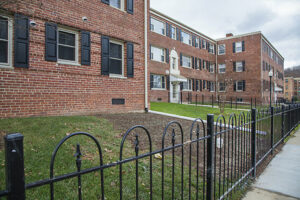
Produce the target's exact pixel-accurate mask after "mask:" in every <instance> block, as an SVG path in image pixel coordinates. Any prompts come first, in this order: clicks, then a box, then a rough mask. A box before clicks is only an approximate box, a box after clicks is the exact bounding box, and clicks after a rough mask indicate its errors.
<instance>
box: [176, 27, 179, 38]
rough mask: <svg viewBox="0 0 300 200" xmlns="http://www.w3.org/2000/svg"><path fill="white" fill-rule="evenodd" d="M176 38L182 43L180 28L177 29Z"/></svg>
mask: <svg viewBox="0 0 300 200" xmlns="http://www.w3.org/2000/svg"><path fill="white" fill-rule="evenodd" d="M176 36H177V40H178V41H180V30H179V28H176Z"/></svg>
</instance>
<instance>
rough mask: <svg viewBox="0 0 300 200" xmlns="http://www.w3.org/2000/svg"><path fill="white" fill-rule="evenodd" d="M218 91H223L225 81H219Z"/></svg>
mask: <svg viewBox="0 0 300 200" xmlns="http://www.w3.org/2000/svg"><path fill="white" fill-rule="evenodd" d="M219 92H225V83H224V82H220V83H219Z"/></svg>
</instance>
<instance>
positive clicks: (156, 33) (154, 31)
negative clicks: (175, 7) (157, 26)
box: [151, 30, 166, 36]
mask: <svg viewBox="0 0 300 200" xmlns="http://www.w3.org/2000/svg"><path fill="white" fill-rule="evenodd" d="M151 32H153V33H156V34H158V35H162V36H166V34H162V33H158V32H155V31H153V30H151Z"/></svg>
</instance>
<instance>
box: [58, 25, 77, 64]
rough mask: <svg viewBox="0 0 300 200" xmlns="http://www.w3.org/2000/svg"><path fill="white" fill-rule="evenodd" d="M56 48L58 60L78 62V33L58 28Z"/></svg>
mask: <svg viewBox="0 0 300 200" xmlns="http://www.w3.org/2000/svg"><path fill="white" fill-rule="evenodd" d="M57 48H58V59H59V61H62V62H68V63H70V62H71V63H78V33H76V32H74V31H70V30H64V29H58V45H57Z"/></svg>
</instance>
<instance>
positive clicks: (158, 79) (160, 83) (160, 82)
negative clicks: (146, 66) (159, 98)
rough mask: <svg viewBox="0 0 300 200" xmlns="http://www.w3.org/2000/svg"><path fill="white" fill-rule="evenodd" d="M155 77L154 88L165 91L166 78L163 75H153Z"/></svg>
mask: <svg viewBox="0 0 300 200" xmlns="http://www.w3.org/2000/svg"><path fill="white" fill-rule="evenodd" d="M151 76H152V77H153V82H152V84H153V87H152V88H154V89H165V76H163V75H156V74H151ZM152 84H151V85H152Z"/></svg>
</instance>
